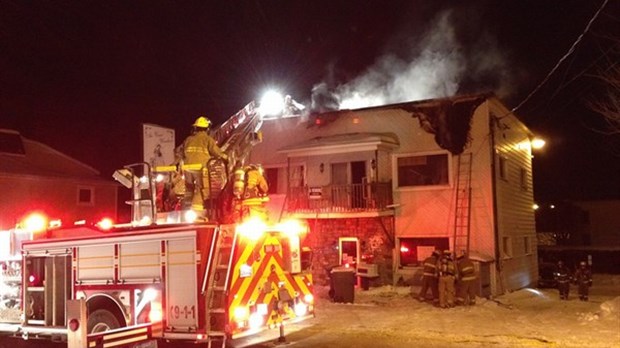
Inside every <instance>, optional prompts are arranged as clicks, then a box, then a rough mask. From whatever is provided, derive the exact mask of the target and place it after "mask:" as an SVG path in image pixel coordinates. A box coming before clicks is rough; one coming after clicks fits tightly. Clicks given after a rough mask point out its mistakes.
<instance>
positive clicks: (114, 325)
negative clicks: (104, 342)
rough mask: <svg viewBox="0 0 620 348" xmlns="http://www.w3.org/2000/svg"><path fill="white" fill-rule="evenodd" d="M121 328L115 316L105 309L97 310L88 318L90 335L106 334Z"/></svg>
mask: <svg viewBox="0 0 620 348" xmlns="http://www.w3.org/2000/svg"><path fill="white" fill-rule="evenodd" d="M119 327H121V325H120V324H119V322H118V319H116V317H115V316H114V314H112V313H110V312H109V311H107V310H105V309H97V310H96V311H94V312H92V313H91V314H90V315H89V316H88V333H97V332H104V331H108V330H114V329H118V328H119Z"/></svg>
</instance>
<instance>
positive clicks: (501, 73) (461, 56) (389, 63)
mask: <svg viewBox="0 0 620 348" xmlns="http://www.w3.org/2000/svg"><path fill="white" fill-rule="evenodd" d="M431 23H433V27H432V28H430V29H429V30H427V32H426V33H425V34H424V35H422V38H421V39H419V42H418V43H416V44H413V45H410V46H409V47H411V49H410V50H409V52H406V53H405V54H400V55H399V54H396V53H395V52H393V53H386V54H384V55H383V56H381V57H379V58H378V59H377V60H376V61H375V63H373V64H372V65H371V66H370V67H369V68H368V69H367V70H366V71H365V72H364V73H363V74H362V75H360V76H358V77H356V78H355V79H353V80H351V81H349V82H347V83H344V84H341V85H339V86H337V87H335V88H334V89H332V90H331V92H332V93H333V95H332V96H330V98H329V100H330V101H333V100H337V101H338V102H339V107H338V108H339V109H356V108H363V107H370V106H377V105H386V104H394V103H401V102H408V101H415V100H424V99H433V98H441V97H447V96H452V95H455V94H457V93H473V92H480V91H484V92H488V91H495V92H496V94H498V95H500V94H502V93H505V92H506V91H505V87H503V86H507V85H508V84H507V82H508V80H509V79H508V75H507V74H506V73H505V71H506V69H505V62H504V59H503V56H502V55H501V54H500V53H499V50H498V49H497V48H496V45H495V41H494V40H493V39H492V37H491V36H489V35H487V34H486V33H481V34H480V35H477V36H476V41H475V42H472V43H468V44H466V45H465V44H462V43H461V42H459V39H458V35H457V34H458V33H459V31H458V28H457V24H456V22H455V16H454V15H453V11H444V12H442V13H440V14H438V15H437V17H436V18H435V19H434V20H432V21H431ZM317 86H320V87H316V86H315V89H313V101H314V99H315V93H316V92H317V91H320V92H321V95H322V97H321V98H318V100H321V99H325V96H326V95H327V93H326V88H325V85H324V83H321V84H319V85H317ZM313 104H315V105H313V108H312V109H315V107H317V105H316V103H313ZM315 110H316V109H315Z"/></svg>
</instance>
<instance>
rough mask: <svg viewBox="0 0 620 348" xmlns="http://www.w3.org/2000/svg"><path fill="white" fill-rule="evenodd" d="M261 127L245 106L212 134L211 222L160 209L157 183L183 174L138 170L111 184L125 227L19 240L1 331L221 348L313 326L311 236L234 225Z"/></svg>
mask: <svg viewBox="0 0 620 348" xmlns="http://www.w3.org/2000/svg"><path fill="white" fill-rule="evenodd" d="M260 117H261V116H260V114H259V111H258V108H257V106H256V104H255V103H254V102H252V103H250V104H248V105H247V106H246V107H245V108H244V109H242V110H241V111H239V112H238V113H237V114H235V115H233V117H231V118H230V119H229V120H227V121H226V122H224V123H223V124H222V125H221V126H220V127H218V128H217V129H215V130H214V131H213V132H212V134H213V136H214V138H215V139H216V141H217V142H218V144H219V145H220V147H221V148H222V149H223V150H224V151H225V152H226V153H227V155H228V157H229V160H228V162H224V161H221V160H219V159H213V160H212V161H210V163H208V164H207V165H208V169H209V187H210V190H211V195H210V202H208V203H209V204H206V206H207V207H208V209H207V210H208V211H207V216H208V220H207V221H205V220H202V221H200V222H198V221H196V220H194V219H193V217H195V215H192V214H191V211H181V210H175V209H171V210H166V209H163V208H162V207H163V205H161V204H160V202H158V200H159V199H162V198H161V197H162V195H161V194H160V192H159V191H160V190H159V189H160V188H161V187H162V186H161V185H160V183H161V182H164V183H166V180H168V183H169V181H170V179H171V177H172V174H174V172H175V171H179V166H182V164H177V165H176V166H173V167H175V168H151V167H150V166H149V165H148V164H147V163H138V164H132V165H128V166H126V167H125V168H123V169H122V170H119V171H117V172H116V173H115V175H114V177H115V178H116V179H117V180H118V181H119V182H121V183H122V184H123V185H125V186H126V187H128V188H131V190H132V199H130V200H129V201H128V202H127V203H128V204H130V205H131V208H132V220H131V222H129V223H123V224H111V223H109V222H106V221H102V222H100V223H98V224H94V225H88V224H83V225H77V226H76V225H74V226H71V227H54V228H48V229H46V230H45V231H44V232H43V233H42V234H37V235H36V237H35V238H33V239H32V240H27V241H23V242H22V243H21V259H20V261H21V265H20V266H19V268H20V270H21V273H22V274H21V289H20V290H19V293H20V295H21V311H22V314H21V318H20V322H19V323H17V324H14V323H5V324H2V325H0V330H3V331H5V333H9V334H11V335H13V336H21V337H22V338H24V339H32V338H43V339H53V340H60V341H64V340H66V341H67V342H68V345H69V347H133V346H135V347H155V346H158V344H159V343H163V344H165V343H166V342H178V344H181V343H182V342H185V343H188V344H200V345H203V346H205V347H215V346H218V347H220V346H221V347H224V346H236V345H238V344H239V343H242V342H246V340H247V339H248V338H250V339H255V340H259V339H260V338H261V337H263V336H262V335H264V334H265V333H271V335H267V337H270V338H272V337H274V335H273V333H276V335H277V334H279V336H280V337H279V339H282V338H283V328H284V326H285V325H289V324H290V325H292V324H293V323H297V322H300V321H303V320H305V319H308V318H312V317H313V316H314V297H313V283H312V276H311V273H310V263H311V254H312V252H311V250H310V249H309V248H307V247H305V246H304V244H305V240H306V237H307V233H308V230H307V226H304V225H303V224H301V223H300V222H297V221H278V222H277V223H275V222H274V223H270V222H269V221H266V220H265V219H264V217H261V216H260V215H247V214H243V213H240V214H236V215H235V214H233V215H234V216H235V217H236V220H234V219H233V220H231V218H230V216H231V211H232V210H235V209H241V208H240V207H242V206H243V204H241V203H240V202H238V201H239V197H236V196H235V194H232V193H230V191H232V186H233V185H232V181H233V177H234V176H233V174H232V173H234V172H235V168H237V169H238V167H239V166H240V165H242V164H243V163H244V161H245V159H246V158H247V155H248V151H249V149H251V147H252V146H253V144H255V143H256V142H257V141H260V136H259V135H258V134H257V133H258V129H259V128H260V122H261V119H260ZM161 177H164V179H163V180H162V179H161ZM226 191H229V192H228V193H227V192H226ZM226 200H231V201H232V203H231V202H226ZM0 319H1V318H0ZM0 339H1V338H0ZM175 344H177V343H175ZM175 346H176V345H175Z"/></svg>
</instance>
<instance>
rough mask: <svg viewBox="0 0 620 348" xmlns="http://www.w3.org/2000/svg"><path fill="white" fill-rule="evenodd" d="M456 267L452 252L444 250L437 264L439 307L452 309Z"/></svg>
mask: <svg viewBox="0 0 620 348" xmlns="http://www.w3.org/2000/svg"><path fill="white" fill-rule="evenodd" d="M455 276H456V266H455V264H454V260H453V259H452V252H451V251H450V250H445V251H444V252H443V255H442V257H441V259H440V262H439V307H441V308H450V307H454V279H455Z"/></svg>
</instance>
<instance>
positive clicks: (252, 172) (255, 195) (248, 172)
mask: <svg viewBox="0 0 620 348" xmlns="http://www.w3.org/2000/svg"><path fill="white" fill-rule="evenodd" d="M244 170H245V190H244V193H243V202H242V205H243V206H244V207H246V208H247V213H248V214H249V215H250V216H258V217H260V218H262V219H264V220H266V219H267V211H266V209H265V204H264V203H265V200H266V198H267V192H268V191H269V185H268V184H267V180H266V179H265V176H264V175H263V168H262V167H261V166H259V165H256V164H250V165H248V166H246V167H245V168H244Z"/></svg>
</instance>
